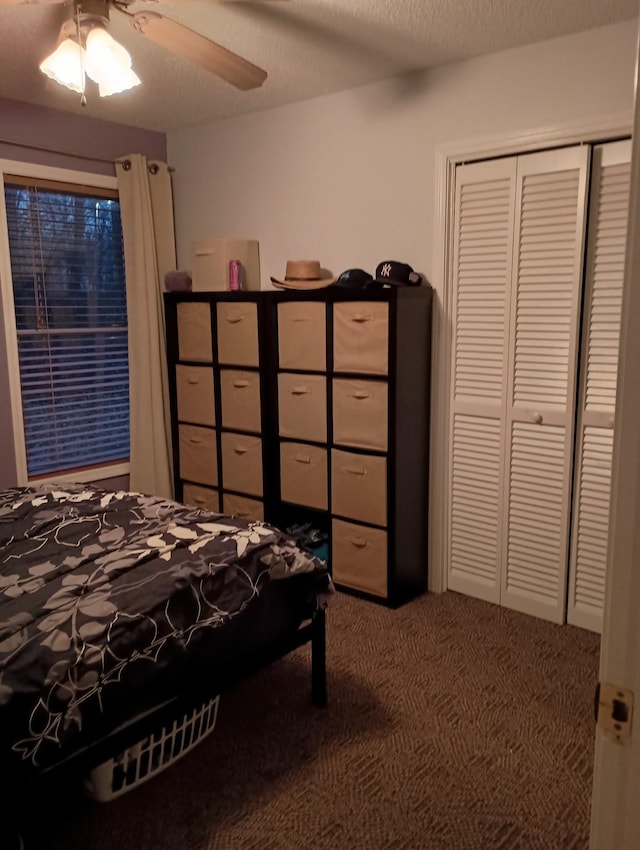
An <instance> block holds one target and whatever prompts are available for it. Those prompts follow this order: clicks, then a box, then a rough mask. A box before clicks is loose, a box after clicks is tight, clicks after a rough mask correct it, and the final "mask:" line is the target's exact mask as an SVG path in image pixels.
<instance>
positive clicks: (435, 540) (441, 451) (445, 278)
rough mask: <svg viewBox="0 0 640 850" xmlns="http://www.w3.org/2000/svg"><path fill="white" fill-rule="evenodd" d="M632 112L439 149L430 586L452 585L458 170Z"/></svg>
mask: <svg viewBox="0 0 640 850" xmlns="http://www.w3.org/2000/svg"><path fill="white" fill-rule="evenodd" d="M632 126H633V115H632V113H631V112H625V113H617V114H612V115H609V116H605V117H604V118H601V119H596V118H594V119H593V120H592V121H589V122H585V123H581V124H567V125H564V126H562V125H560V126H558V125H556V126H554V127H546V128H545V127H543V128H538V129H532V130H531V131H529V132H523V133H518V134H515V135H506V136H495V137H484V138H480V139H469V140H466V141H464V142H458V143H449V144H443V145H441V146H439V147H438V148H436V154H435V178H436V181H435V182H436V186H435V190H436V198H435V216H434V219H435V225H434V238H433V246H434V264H433V270H434V271H433V280H432V281H431V283H432V285H433V287H434V289H435V291H436V295H437V297H438V298H439V300H440V310H436V311H435V316H434V324H433V361H432V362H433V368H432V384H431V386H432V396H431V410H432V411H433V418H432V422H431V441H430V461H429V465H430V483H429V505H430V511H429V516H428V518H427V522H428V527H429V541H430V550H429V563H430V570H429V590H430V591H431V592H433V593H443V592H444V591H446V590H447V588H448V576H447V567H448V564H449V517H448V507H447V506H448V503H449V498H450V492H449V457H450V439H449V427H450V414H451V406H450V394H451V393H450V387H451V345H452V341H453V324H452V323H453V281H454V213H455V197H456V196H455V192H456V189H455V173H456V167H457V166H458V165H461V164H463V163H468V162H475V161H478V160H482V159H491V158H494V157H499V156H510V155H518V154H524V153H529V152H534V151H542V150H546V149H549V148H554V147H562V146H565V145H574V144H580V143H584V144H597V143H599V142H605V141H613V140H615V139H621V138H625V137H628V136H629V135H630V134H631V129H632Z"/></svg>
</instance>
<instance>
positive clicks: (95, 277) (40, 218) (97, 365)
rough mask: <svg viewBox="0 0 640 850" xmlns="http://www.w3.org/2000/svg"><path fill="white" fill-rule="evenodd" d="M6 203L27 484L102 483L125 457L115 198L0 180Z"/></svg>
mask: <svg viewBox="0 0 640 850" xmlns="http://www.w3.org/2000/svg"><path fill="white" fill-rule="evenodd" d="M49 171H51V169H49ZM88 176H89V175H78V177H79V178H80V179H83V180H85V181H86V180H87V178H88ZM101 182H102V183H104V182H105V179H104V178H103V179H102V181H101ZM111 182H113V183H115V180H112V181H111ZM4 204H5V209H6V227H7V238H8V248H9V260H10V272H11V296H12V299H13V307H14V313H15V351H16V353H17V361H18V363H17V366H18V371H19V396H20V407H21V411H20V412H21V428H20V429H19V430H20V431H21V434H20V435H18V437H19V438H22V437H23V438H24V451H23V461H24V462H23V464H22V465H23V467H24V466H26V477H27V478H28V479H33V478H52V477H59V476H60V475H61V474H63V475H64V474H67V475H70V474H71V476H72V477H76V478H82V477H93V478H96V477H107V475H110V474H113V470H112V469H109V470H107V469H102V470H101V472H100V473H99V474H98V475H96V474H95V468H96V467H113V466H115V465H119V464H122V463H123V462H125V463H126V462H128V457H129V377H128V375H129V369H128V351H127V310H126V291H125V278H124V256H123V242H122V227H121V221H120V204H119V202H118V195H117V191H115V187H114V188H108V187H107V188H105V187H104V185H98V186H85V185H79V184H74V183H71V182H55V181H53V180H51V179H48V178H47V179H42V178H39V179H38V178H32V177H29V176H25V175H20V174H10V173H5V174H4ZM5 268H6V265H5ZM6 295H7V293H6V287H5V298H6ZM14 403H15V400H14ZM14 413H15V411H14ZM17 421H18V422H20V417H18V419H17ZM15 422H16V417H15V415H14V423H15ZM18 441H19V440H18ZM18 449H20V446H18ZM19 454H20V451H18V452H17V455H19ZM18 467H19V475H20V464H18ZM87 469H90V470H92V473H93V474H92V475H90V476H83V475H82V474H80V475H79V474H78V473H80V472H81V471H83V470H87ZM24 471H25V470H24V469H23V475H24ZM117 471H118V472H121V471H122V469H118V470H117ZM21 477H22V476H21Z"/></svg>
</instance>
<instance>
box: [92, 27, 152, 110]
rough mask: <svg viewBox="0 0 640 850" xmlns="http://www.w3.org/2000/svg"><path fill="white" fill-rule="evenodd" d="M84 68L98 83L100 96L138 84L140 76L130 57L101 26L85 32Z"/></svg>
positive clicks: (115, 92) (106, 95)
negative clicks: (134, 68) (132, 65)
mask: <svg viewBox="0 0 640 850" xmlns="http://www.w3.org/2000/svg"><path fill="white" fill-rule="evenodd" d="M85 70H86V72H87V76H88V77H90V78H91V79H92V80H93V81H94V83H97V84H98V90H99V92H100V97H108V96H109V95H111V94H117V93H118V92H121V91H126V90H127V89H132V88H133V87H134V86H138V85H140V78H139V77H138V76H137V74H135V73H134V71H133V69H132V67H131V57H130V56H129V54H128V53H127V51H126V50H125V49H124V47H123V46H122V45H121V44H118V42H117V41H115V39H113V38H112V37H111V36H110V35H109V33H108V32H107V31H106V30H105V29H103V28H102V27H94V28H93V29H92V30H90V31H89V33H88V34H87V41H86V64H85Z"/></svg>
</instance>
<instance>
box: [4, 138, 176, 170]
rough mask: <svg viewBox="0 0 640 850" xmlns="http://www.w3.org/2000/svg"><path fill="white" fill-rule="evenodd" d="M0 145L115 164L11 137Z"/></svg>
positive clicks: (99, 158) (96, 157) (110, 163)
mask: <svg viewBox="0 0 640 850" xmlns="http://www.w3.org/2000/svg"><path fill="white" fill-rule="evenodd" d="M0 145H12V146H13V147H14V148H27V149H28V150H32V151H40V152H41V153H53V154H56V155H57V156H68V157H71V158H72V159H85V160H88V161H89V162H102V163H106V164H107V165H113V166H115V161H114V160H113V159H104V158H103V157H100V156H89V155H88V154H78V153H69V151H60V150H56V148H45V147H41V146H40V145H30V144H27V143H26V142H14V141H12V140H11V139H0ZM173 170H174V169H173V168H171V167H170V166H169V171H173Z"/></svg>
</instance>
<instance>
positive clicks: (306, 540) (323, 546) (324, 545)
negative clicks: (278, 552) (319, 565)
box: [286, 522, 329, 561]
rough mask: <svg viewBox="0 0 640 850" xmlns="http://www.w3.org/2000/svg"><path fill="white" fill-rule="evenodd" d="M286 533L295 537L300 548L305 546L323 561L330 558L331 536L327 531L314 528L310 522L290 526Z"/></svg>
mask: <svg viewBox="0 0 640 850" xmlns="http://www.w3.org/2000/svg"><path fill="white" fill-rule="evenodd" d="M286 532H287V534H290V535H291V536H292V537H293V539H294V540H295V541H296V543H297V544H298V546H304V548H305V549H308V550H309V551H310V552H312V553H313V554H314V555H315V556H316V558H319V559H320V560H321V561H326V560H327V558H328V557H329V543H328V537H329V535H328V534H327V532H326V531H321V529H319V528H314V526H313V524H312V523H310V522H304V523H295V524H294V525H290V526H289V527H288V528H287V529H286Z"/></svg>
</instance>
